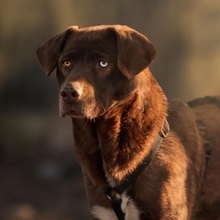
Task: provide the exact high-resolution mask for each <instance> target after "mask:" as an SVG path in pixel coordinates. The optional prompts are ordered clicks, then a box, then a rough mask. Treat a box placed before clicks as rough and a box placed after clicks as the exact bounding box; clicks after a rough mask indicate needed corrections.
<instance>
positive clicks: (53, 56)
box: [36, 26, 78, 76]
mask: <svg viewBox="0 0 220 220" xmlns="http://www.w3.org/2000/svg"><path fill="white" fill-rule="evenodd" d="M76 30H78V27H77V26H72V27H69V28H68V29H67V30H66V31H64V32H62V33H60V34H58V35H56V36H55V37H53V38H51V39H50V40H48V41H47V42H45V43H44V44H42V45H41V46H40V47H39V48H38V49H37V51H36V54H37V58H38V62H39V64H40V66H41V68H42V69H43V71H44V72H45V73H46V75H47V76H49V75H50V74H51V72H52V71H53V70H54V69H55V68H56V66H57V61H58V58H59V53H60V52H61V51H62V49H63V47H64V46H65V45H64V42H65V39H66V38H67V37H68V36H69V35H70V34H71V33H73V32H74V31H76Z"/></svg>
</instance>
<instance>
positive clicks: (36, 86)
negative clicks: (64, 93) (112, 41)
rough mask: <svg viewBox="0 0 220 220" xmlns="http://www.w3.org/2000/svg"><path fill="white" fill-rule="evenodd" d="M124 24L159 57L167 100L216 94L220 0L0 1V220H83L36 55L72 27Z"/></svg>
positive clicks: (66, 125)
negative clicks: (148, 40) (142, 35)
mask: <svg viewBox="0 0 220 220" xmlns="http://www.w3.org/2000/svg"><path fill="white" fill-rule="evenodd" d="M99 24H126V25H128V26H131V27H132V28H134V29H136V30H138V31H139V32H141V33H143V34H145V35H146V36H148V38H149V39H150V40H151V42H153V44H154V45H155V47H156V50H157V57H156V59H155V61H154V62H153V64H151V70H152V72H153V73H154V76H155V77H156V79H157V80H158V81H159V83H160V84H161V86H162V88H163V89H164V91H165V93H166V94H167V96H168V97H169V98H174V97H178V98H180V99H182V100H183V101H188V100H190V99H194V98H196V97H198V96H205V95H217V94H220V86H219V84H220V73H219V72H220V1H219V0H200V1H192V0H179V1H175V0H166V1H164V0H156V1H148V0H137V1H131V0H120V1H118V0H111V1H110V0H106V1H101V0H62V1H59V0H13V1H11V0H0V33H1V34H0V219H1V220H44V219H45V220H50V219H52V220H56V219H57V220H68V219H71V220H84V219H89V217H88V209H87V204H86V198H85V191H84V186H83V181H82V178H81V173H80V167H79V166H78V164H77V163H76V162H75V159H74V155H73V150H72V148H73V146H72V132H71V123H70V120H69V118H64V119H63V118H59V116H58V101H57V84H56V79H55V74H52V75H51V77H49V78H48V77H46V76H45V75H44V73H43V72H42V71H41V69H40V68H39V66H38V63H37V60H36V56H35V50H36V48H37V47H38V46H39V45H40V44H42V43H43V42H44V41H46V40H47V39H49V38H51V37H52V36H54V35H56V34H57V33H59V32H62V31H63V30H65V29H66V28H67V27H68V26H71V25H79V26H81V27H84V26H91V25H99Z"/></svg>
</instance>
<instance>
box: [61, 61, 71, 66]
mask: <svg viewBox="0 0 220 220" xmlns="http://www.w3.org/2000/svg"><path fill="white" fill-rule="evenodd" d="M70 66H71V62H70V61H69V60H65V61H64V62H63V67H70Z"/></svg>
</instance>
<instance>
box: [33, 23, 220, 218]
mask: <svg viewBox="0 0 220 220" xmlns="http://www.w3.org/2000/svg"><path fill="white" fill-rule="evenodd" d="M37 57H38V60H39V63H40V65H41V67H42V69H43V71H44V72H45V73H46V74H47V75H50V73H51V72H52V71H53V70H54V69H55V68H57V79H58V83H59V89H60V92H59V105H60V106H59V107H60V115H61V116H65V115H69V116H70V117H71V118H72V123H73V134H74V149H75V155H76V158H77V160H78V162H79V163H80V165H81V167H82V171H83V176H84V180H85V185H86V190H87V195H88V202H89V207H90V210H91V214H92V216H93V219H100V220H115V219H120V220H121V219H126V220H144V219H148V220H150V219H151V220H152V219H155V220H158V219H160V220H165V219H166V220H172V219H176V220H186V219H199V220H201V219H210V220H214V219H220V210H219V207H220V175H219V168H220V109H219V107H220V97H207V98H204V99H199V100H196V101H194V102H190V103H189V105H190V106H191V107H192V109H193V110H192V109H191V108H190V107H189V106H188V105H187V104H184V103H182V102H181V101H179V100H173V101H170V102H169V103H168V101H167V99H166V96H165V94H164V92H163V91H162V89H161V87H160V86H159V85H158V83H157V82H156V80H155V79H154V77H153V76H152V74H151V72H150V70H149V68H148V66H149V64H150V63H151V61H152V59H153V58H154V57H155V49H154V47H153V45H152V44H151V43H150V42H149V40H148V39H147V38H146V37H145V36H143V35H141V34H140V33H138V32H136V31H135V30H133V29H131V28H129V27H126V26H120V25H113V26H96V27H88V28H82V29H80V28H78V27H76V26H73V27H70V28H69V29H67V30H66V31H64V32H63V33H61V34H59V35H57V36H55V37H53V38H52V39H50V40H49V41H47V42H46V43H44V44H43V45H42V46H40V47H39V48H38V50H37ZM167 120H168V122H169V125H170V132H169V126H168V123H167ZM168 132H169V134H168ZM167 134H168V135H167ZM211 153H212V155H211ZM205 155H206V156H207V158H205ZM208 156H209V158H208Z"/></svg>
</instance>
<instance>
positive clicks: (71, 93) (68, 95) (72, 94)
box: [60, 84, 79, 102]
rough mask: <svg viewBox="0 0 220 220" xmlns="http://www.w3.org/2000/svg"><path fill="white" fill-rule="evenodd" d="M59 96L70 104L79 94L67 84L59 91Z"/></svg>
mask: <svg viewBox="0 0 220 220" xmlns="http://www.w3.org/2000/svg"><path fill="white" fill-rule="evenodd" d="M60 96H61V97H62V99H63V100H64V101H66V102H71V101H74V100H76V99H77V98H78V97H79V92H77V91H76V89H74V87H73V86H72V85H71V84H67V85H66V86H65V87H64V88H63V89H62V90H61V91H60Z"/></svg>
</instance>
